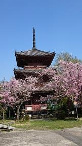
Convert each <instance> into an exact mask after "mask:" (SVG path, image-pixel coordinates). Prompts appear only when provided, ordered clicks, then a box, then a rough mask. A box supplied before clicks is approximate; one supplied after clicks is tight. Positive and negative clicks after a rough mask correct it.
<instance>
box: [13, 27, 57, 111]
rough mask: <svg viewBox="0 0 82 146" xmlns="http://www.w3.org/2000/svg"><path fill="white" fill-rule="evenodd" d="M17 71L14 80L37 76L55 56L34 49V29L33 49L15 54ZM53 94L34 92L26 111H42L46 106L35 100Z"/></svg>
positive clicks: (50, 92)
mask: <svg viewBox="0 0 82 146" xmlns="http://www.w3.org/2000/svg"><path fill="white" fill-rule="evenodd" d="M15 56H16V61H17V66H18V67H19V68H18V69H14V74H15V78H16V79H25V78H26V77H28V76H34V77H35V76H37V75H38V72H40V71H42V69H44V68H47V67H49V66H50V65H51V62H52V60H53V58H54V56H55V52H52V53H50V52H45V51H41V50H38V49H36V45H35V29H34V28H33V47H32V49H31V50H28V51H24V52H23V51H21V52H15ZM52 94H54V93H53V91H49V90H48V91H34V92H32V95H31V100H30V101H29V103H27V104H26V105H25V108H26V111H32V108H34V109H37V110H38V109H41V107H42V108H43V109H45V108H46V106H45V105H44V106H43V105H42V106H41V104H40V103H37V102H36V99H40V97H41V96H47V95H52ZM35 105H37V106H35Z"/></svg>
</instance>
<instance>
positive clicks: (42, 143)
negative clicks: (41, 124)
mask: <svg viewBox="0 0 82 146" xmlns="http://www.w3.org/2000/svg"><path fill="white" fill-rule="evenodd" d="M71 137H72V138H71ZM74 137H75V138H74ZM81 139H82V129H81V128H75V129H74V128H72V129H65V130H57V131H49V130H48V131H47V130H46V131H39V130H28V131H24V130H20V131H19V130H15V131H12V132H0V146H82V142H81Z"/></svg>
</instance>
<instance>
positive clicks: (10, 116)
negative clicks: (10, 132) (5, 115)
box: [9, 108, 11, 119]
mask: <svg viewBox="0 0 82 146" xmlns="http://www.w3.org/2000/svg"><path fill="white" fill-rule="evenodd" d="M10 117H11V111H10V108H9V119H10Z"/></svg>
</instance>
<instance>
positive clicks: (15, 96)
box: [0, 61, 82, 117]
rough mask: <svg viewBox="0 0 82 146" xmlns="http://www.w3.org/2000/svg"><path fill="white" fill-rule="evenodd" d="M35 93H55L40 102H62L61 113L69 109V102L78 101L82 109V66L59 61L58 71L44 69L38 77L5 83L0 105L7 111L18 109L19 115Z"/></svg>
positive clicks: (2, 86)
mask: <svg viewBox="0 0 82 146" xmlns="http://www.w3.org/2000/svg"><path fill="white" fill-rule="evenodd" d="M45 77H46V79H45ZM35 91H54V95H49V94H48V95H47V96H46V97H44V96H43V97H40V101H39V102H44V103H46V102H47V101H48V100H50V101H51V102H52V101H55V100H60V101H61V102H60V103H61V105H62V104H63V106H60V107H61V111H62V110H64V111H65V110H66V109H67V106H68V103H67V101H68V100H70V101H72V102H74V101H76V102H77V104H78V106H79V107H81V106H82V64H81V63H79V62H78V63H73V62H66V61H59V63H58V69H56V68H55V67H50V68H46V69H43V70H42V71H40V72H39V75H38V76H37V77H32V76H30V77H28V78H26V79H25V80H22V79H20V80H16V79H15V78H12V79H11V80H10V81H9V82H6V81H4V82H2V83H1V84H0V97H1V99H0V103H1V104H3V107H4V109H5V110H6V109H7V108H8V107H12V108H13V110H14V108H15V109H16V108H17V114H18V115H19V113H20V107H21V106H22V104H23V103H24V102H25V101H29V100H30V97H31V95H32V92H35ZM64 97H66V99H64ZM60 103H59V104H60ZM18 117H19V116H18Z"/></svg>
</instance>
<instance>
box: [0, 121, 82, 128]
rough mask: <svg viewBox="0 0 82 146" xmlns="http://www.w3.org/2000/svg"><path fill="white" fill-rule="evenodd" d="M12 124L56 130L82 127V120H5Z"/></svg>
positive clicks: (5, 122) (20, 126)
mask: <svg viewBox="0 0 82 146" xmlns="http://www.w3.org/2000/svg"><path fill="white" fill-rule="evenodd" d="M0 123H3V121H0ZM8 123H9V124H10V125H12V126H14V127H16V128H23V129H27V130H28V129H35V130H46V129H50V130H55V129H64V128H73V127H82V120H29V121H16V122H15V121H10V120H6V121H4V124H8Z"/></svg>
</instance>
